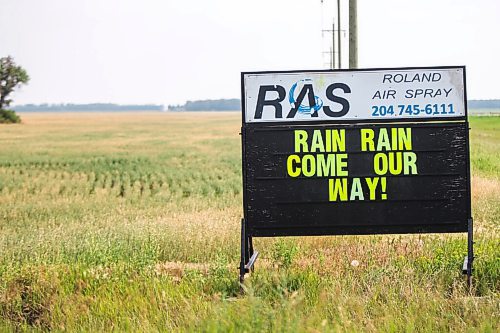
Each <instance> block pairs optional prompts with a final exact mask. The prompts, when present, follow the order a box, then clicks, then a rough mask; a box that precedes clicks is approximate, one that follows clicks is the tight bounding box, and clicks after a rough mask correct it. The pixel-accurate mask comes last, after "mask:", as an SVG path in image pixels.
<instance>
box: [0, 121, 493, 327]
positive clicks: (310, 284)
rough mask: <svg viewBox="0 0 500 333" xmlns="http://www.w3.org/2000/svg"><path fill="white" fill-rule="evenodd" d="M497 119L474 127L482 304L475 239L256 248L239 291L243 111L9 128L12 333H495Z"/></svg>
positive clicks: (3, 310) (335, 240) (4, 219)
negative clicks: (469, 258)
mask: <svg viewBox="0 0 500 333" xmlns="http://www.w3.org/2000/svg"><path fill="white" fill-rule="evenodd" d="M499 120H500V119H498V117H478V118H474V119H473V120H472V123H471V127H472V130H471V137H472V145H471V150H472V168H473V175H474V176H473V214H474V218H475V222H476V224H475V226H476V235H475V237H476V241H477V243H476V254H477V258H476V261H475V272H474V277H475V279H474V287H473V290H472V293H469V291H468V290H467V288H466V284H465V281H464V278H463V276H462V275H461V273H460V268H461V264H462V260H463V257H464V255H465V253H466V242H465V236H464V235H406V236H399V235H386V236H362V237H361V236H345V237H308V238H296V237H292V238H278V239H256V240H255V247H256V248H257V249H258V250H259V251H260V252H261V256H260V257H259V260H258V261H257V267H256V272H255V273H254V274H253V275H251V276H250V277H249V278H248V279H247V280H246V282H245V285H244V289H245V293H241V292H240V286H239V285H238V283H237V280H238V279H237V269H236V268H237V266H238V261H239V220H240V218H241V215H242V212H241V159H240V154H241V153H240V143H239V140H240V137H239V135H238V133H239V126H240V123H239V122H240V116H239V114H232V113H224V114H203V113H200V114H198V113H196V114H159V113H156V114H154V113H151V114H57V115H56V114H54V115H51V114H40V115H37V114H27V115H25V116H24V117H23V121H24V124H22V125H16V126H2V127H1V128H0V143H1V145H0V202H1V205H0V330H5V331H9V330H21V331H23V330H55V331H63V330H70V331H110V330H117V331H221V332H226V331H247V332H253V331H273V332H274V331H294V332H295V331H307V332H310V331H313V332H314V331H320V332H327V331H392V332H399V331H418V332H419V331H474V332H475V331H485V332H488V331H490V332H493V331H497V330H498V329H499V328H500V324H499V322H500V321H499V311H500V302H499V291H500V290H499V289H500V286H499V281H500V237H499V234H498V230H499V224H500V204H499V198H500V179H499V175H500V170H499V165H500V163H499V161H500V156H499V148H498V147H499V144H500V134H499V133H500V121H499ZM353 260H357V261H358V262H359V265H357V266H356V265H351V262H352V261H353Z"/></svg>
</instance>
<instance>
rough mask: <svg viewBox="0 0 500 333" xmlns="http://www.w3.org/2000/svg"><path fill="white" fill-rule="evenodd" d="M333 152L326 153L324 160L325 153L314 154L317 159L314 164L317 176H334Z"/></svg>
mask: <svg viewBox="0 0 500 333" xmlns="http://www.w3.org/2000/svg"><path fill="white" fill-rule="evenodd" d="M334 157H335V154H327V155H326V160H325V154H318V155H316V158H317V161H316V166H317V167H318V172H317V173H318V177H328V176H335V159H334Z"/></svg>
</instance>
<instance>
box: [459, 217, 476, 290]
mask: <svg viewBox="0 0 500 333" xmlns="http://www.w3.org/2000/svg"><path fill="white" fill-rule="evenodd" d="M467 224H468V226H467V256H466V257H465V259H464V264H463V266H462V272H463V273H464V274H467V288H468V289H469V291H471V290H472V269H473V268H472V264H473V262H474V228H473V221H472V218H469V220H468V221H467Z"/></svg>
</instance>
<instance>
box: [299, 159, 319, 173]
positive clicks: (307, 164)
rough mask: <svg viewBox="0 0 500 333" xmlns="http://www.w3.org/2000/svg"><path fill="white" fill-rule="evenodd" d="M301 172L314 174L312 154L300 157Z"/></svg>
mask: <svg viewBox="0 0 500 333" xmlns="http://www.w3.org/2000/svg"><path fill="white" fill-rule="evenodd" d="M302 174H303V175H304V176H306V177H312V176H314V175H315V174H316V159H315V158H314V155H304V156H303V157H302Z"/></svg>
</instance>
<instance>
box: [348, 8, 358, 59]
mask: <svg viewBox="0 0 500 333" xmlns="http://www.w3.org/2000/svg"><path fill="white" fill-rule="evenodd" d="M357 7H358V4H357V0H349V68H358V13H357V11H358V9H357Z"/></svg>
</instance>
